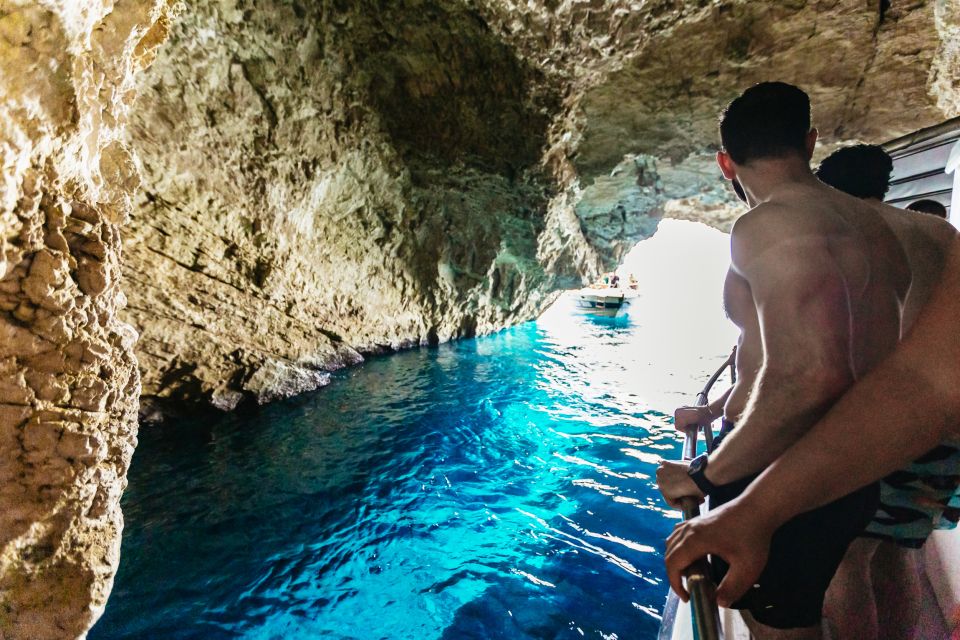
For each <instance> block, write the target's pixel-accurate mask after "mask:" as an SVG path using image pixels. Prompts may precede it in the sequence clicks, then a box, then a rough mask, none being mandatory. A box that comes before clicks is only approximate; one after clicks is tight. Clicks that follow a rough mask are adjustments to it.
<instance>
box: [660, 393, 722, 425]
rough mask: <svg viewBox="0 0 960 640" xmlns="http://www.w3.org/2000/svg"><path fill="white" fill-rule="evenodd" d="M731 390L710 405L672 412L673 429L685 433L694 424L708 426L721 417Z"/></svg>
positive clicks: (680, 408)
mask: <svg viewBox="0 0 960 640" xmlns="http://www.w3.org/2000/svg"><path fill="white" fill-rule="evenodd" d="M733 390H734V387H730V388H729V389H727V390H726V391H724V392H723V393H722V394H720V396H718V397H717V398H716V399H715V400H714V401H713V402H711V403H710V404H706V405H699V406H685V407H678V408H677V409H676V411H674V412H673V426H674V428H676V429H677V431H686V430H687V429H688V428H689V427H692V426H693V425H695V424H709V423H711V422H713V421H714V420H716V419H717V418H719V417H721V416H723V407H724V405H725V404H726V403H727V398H729V397H730V394H731V393H732V392H733Z"/></svg>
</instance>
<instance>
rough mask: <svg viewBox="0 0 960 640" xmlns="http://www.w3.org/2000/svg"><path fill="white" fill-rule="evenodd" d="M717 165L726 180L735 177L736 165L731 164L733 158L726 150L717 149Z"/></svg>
mask: <svg viewBox="0 0 960 640" xmlns="http://www.w3.org/2000/svg"><path fill="white" fill-rule="evenodd" d="M717 166H719V167H720V173H722V174H723V177H724V178H726V179H727V180H733V179H734V178H736V177H737V167H736V165H734V164H733V158H731V157H730V154H729V153H727V152H726V151H717Z"/></svg>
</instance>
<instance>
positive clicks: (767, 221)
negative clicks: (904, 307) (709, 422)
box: [724, 185, 949, 424]
mask: <svg viewBox="0 0 960 640" xmlns="http://www.w3.org/2000/svg"><path fill="white" fill-rule="evenodd" d="M880 206H883V205H880ZM902 226H903V227H907V225H906V224H902ZM947 226H949V225H947ZM910 229H911V230H913V229H914V227H912V226H911V227H910ZM744 233H746V234H749V235H750V239H749V240H748V241H747V242H738V240H739V237H738V236H740V235H743V234H744ZM913 235H916V232H913ZM731 242H732V244H733V246H734V255H733V265H732V267H731V269H730V271H729V272H728V274H727V279H726V282H725V285H724V304H725V307H726V309H727V313H728V315H729V316H730V319H731V321H733V322H734V323H735V324H736V325H737V326H738V327H740V329H741V336H740V340H739V343H738V351H737V370H738V373H739V376H740V377H739V379H738V383H737V385H736V386H735V388H734V390H733V392H732V393H731V394H730V397H729V399H728V400H727V404H726V407H725V416H726V418H727V419H728V420H731V421H734V422H736V421H737V420H738V419H739V418H740V417H741V416H742V414H743V412H744V410H745V409H746V406H747V402H748V401H749V398H750V392H751V389H753V386H754V383H755V381H756V376H757V374H758V372H759V370H760V368H761V366H762V365H763V361H764V355H763V339H762V332H761V327H760V322H759V318H758V315H757V308H756V303H757V302H759V303H764V302H769V301H764V300H758V301H755V294H754V292H753V290H752V289H751V287H750V284H749V283H748V282H747V280H746V279H745V278H744V277H743V275H741V273H740V272H739V271H738V265H743V264H744V263H747V264H748V267H747V268H749V269H751V270H752V271H754V272H758V271H764V270H768V271H769V272H770V275H771V276H773V275H775V274H777V273H780V272H784V271H786V272H787V273H786V274H785V275H786V277H788V278H789V277H791V276H790V273H789V271H790V270H791V269H792V268H793V267H792V266H791V265H792V259H793V260H796V263H798V264H803V263H809V261H810V260H814V259H824V260H826V262H827V264H819V265H815V266H817V267H818V268H824V267H829V268H831V269H836V270H837V272H838V274H839V275H840V278H841V280H842V283H843V285H844V294H845V295H844V296H843V297H845V298H846V303H847V304H842V303H843V299H842V298H841V297H837V296H836V294H837V293H839V292H834V293H833V295H834V296H835V300H834V302H835V304H834V309H833V312H834V313H835V314H836V315H835V316H834V317H823V318H821V320H822V321H825V322H826V323H827V326H834V327H836V326H839V325H841V324H844V323H846V322H847V321H848V320H847V319H849V323H850V324H849V327H850V335H849V338H850V343H849V344H850V350H849V358H850V359H849V363H850V367H849V372H850V382H851V383H852V381H853V380H855V379H856V378H858V377H859V376H860V375H862V374H863V373H864V372H865V371H867V370H869V369H870V368H871V367H872V366H873V365H874V364H876V363H877V362H878V361H879V360H880V359H881V358H882V357H883V356H884V355H886V354H887V353H889V352H890V351H891V350H892V349H893V347H894V346H895V345H896V343H897V341H898V339H899V332H900V328H899V306H900V304H901V302H902V301H903V300H904V299H905V298H906V297H907V290H908V288H909V287H910V269H909V263H908V256H907V255H906V253H905V252H904V250H903V249H901V247H900V243H899V242H898V239H897V237H896V235H895V234H894V233H893V232H892V230H891V229H890V228H888V226H887V225H885V224H884V222H883V221H882V220H880V219H879V218H878V216H877V214H876V211H875V210H874V208H872V207H871V206H869V205H867V204H865V203H863V202H861V201H859V200H857V199H855V198H852V197H849V196H846V195H844V194H840V193H839V192H836V191H834V190H832V189H827V188H820V187H818V186H817V185H809V186H797V185H792V186H790V187H789V188H787V189H784V190H782V192H780V193H778V194H777V197H776V198H774V199H771V200H769V201H768V202H766V203H764V204H762V205H760V206H758V207H756V208H755V209H753V210H751V211H750V212H749V213H747V214H745V215H744V216H743V217H742V218H741V219H740V221H738V223H737V225H736V226H735V227H734V230H733V237H732V241H731ZM929 244H930V243H929V242H925V243H921V239H913V238H912V236H911V243H910V245H911V247H916V253H917V255H918V259H919V257H920V255H921V251H923V252H925V253H928V252H929V251H930V250H931V249H930V247H929V246H928V245H929ZM738 245H740V246H741V248H743V249H746V248H747V247H748V246H749V251H743V250H741V251H740V252H737V251H736V248H737V246H738ZM738 253H739V255H738ZM942 260H943V259H942V257H941V261H940V262H941V264H942ZM924 281H926V280H924ZM816 284H817V283H816V282H812V283H810V286H811V287H812V288H813V289H812V290H811V291H810V293H811V294H813V295H816V294H818V293H819V294H821V295H823V294H825V293H826V292H824V291H821V292H817V291H816V290H815V288H816ZM771 292H772V293H773V294H774V295H776V293H777V291H776V287H771ZM926 295H929V291H927V293H926ZM847 305H849V306H847ZM804 320H813V319H812V318H810V319H804ZM805 324H806V326H807V328H808V330H809V331H818V330H822V329H823V328H824V327H823V326H821V327H819V329H818V327H817V326H816V325H814V324H811V323H810V322H805ZM798 351H800V352H799V353H798V356H799V357H801V358H803V357H804V354H803V353H802V351H801V350H798ZM808 364H809V365H812V364H813V363H812V362H808ZM813 419H814V420H815V418H813ZM811 424H812V422H811Z"/></svg>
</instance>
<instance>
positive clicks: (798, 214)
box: [730, 202, 820, 243]
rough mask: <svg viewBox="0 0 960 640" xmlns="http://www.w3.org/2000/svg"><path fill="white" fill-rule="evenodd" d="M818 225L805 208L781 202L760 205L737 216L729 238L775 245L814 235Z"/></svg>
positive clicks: (818, 222)
mask: <svg viewBox="0 0 960 640" xmlns="http://www.w3.org/2000/svg"><path fill="white" fill-rule="evenodd" d="M819 227H820V221H819V219H817V217H815V216H811V215H809V210H808V209H807V208H806V207H798V206H796V205H793V204H790V203H785V202H764V203H762V204H759V205H757V206H756V207H754V208H753V209H750V211H748V212H746V213H745V214H743V215H742V216H740V217H739V218H738V219H737V221H736V222H734V224H733V229H732V230H731V232H730V233H731V236H732V238H733V240H734V242H737V241H744V242H749V241H761V242H765V243H766V242H771V241H773V242H775V241H778V240H781V239H786V238H791V237H793V238H795V237H797V236H798V235H806V234H809V233H812V232H813V233H815V232H816V231H817V230H818V228H819Z"/></svg>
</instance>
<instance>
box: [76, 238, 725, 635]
mask: <svg viewBox="0 0 960 640" xmlns="http://www.w3.org/2000/svg"><path fill="white" fill-rule="evenodd" d="M718 235H719V234H718ZM658 237H659V236H658ZM714 269H716V266H715V265H712V263H709V261H707V262H703V263H701V264H700V265H699V266H697V267H695V268H692V270H691V271H690V272H689V274H688V275H689V278H690V280H689V281H683V280H682V279H681V282H680V285H679V286H678V287H662V288H657V287H654V286H653V285H651V286H650V287H649V288H647V289H645V296H644V298H641V300H639V301H638V303H637V304H635V305H634V310H633V312H632V315H631V317H629V318H628V319H617V320H613V321H611V320H599V321H598V320H593V319H589V318H584V317H579V316H575V315H572V314H571V313H570V309H569V307H568V306H566V304H565V303H563V304H560V305H558V306H557V307H556V308H554V309H553V310H552V311H551V312H549V313H548V314H547V315H546V316H545V317H543V318H541V320H540V321H538V322H536V323H528V324H525V325H523V326H520V327H517V328H514V329H511V330H508V331H504V332H502V333H499V334H496V335H494V336H490V337H485V338H480V339H476V340H468V341H462V342H458V343H454V344H447V345H442V346H440V347H438V348H434V349H422V350H415V351H408V352H404V353H399V354H396V355H391V356H387V357H380V358H374V359H372V360H370V361H368V362H366V363H364V364H363V365H362V366H360V367H357V368H354V369H350V370H347V371H342V372H339V373H338V374H336V375H335V376H334V381H333V383H332V384H331V385H330V386H329V387H328V388H326V389H323V390H320V391H318V392H316V393H313V394H308V395H306V396H302V397H299V398H296V399H292V400H289V401H285V402H280V403H276V404H273V405H269V406H267V407H263V408H261V409H251V410H248V411H246V412H238V413H235V414H232V415H227V416H224V417H223V418H221V419H219V420H216V421H209V420H208V421H193V422H190V421H182V422H179V423H176V424H169V425H165V426H163V427H160V428H157V427H145V428H143V429H142V430H141V441H140V445H139V447H138V449H137V452H136V455H135V457H134V462H133V465H132V468H131V470H130V486H129V489H128V490H127V492H126V494H125V496H124V499H123V506H124V514H125V518H126V528H125V530H124V536H123V550H122V559H121V567H120V571H119V574H118V576H117V580H116V584H115V587H114V590H113V594H112V596H111V599H110V602H109V604H108V606H107V610H106V613H105V614H104V617H103V618H102V619H101V621H100V622H99V623H98V624H97V626H96V627H95V628H94V630H93V631H92V632H91V635H90V637H91V638H93V639H94V640H106V639H120V638H138V639H139V638H176V639H187V638H191V639H192V638H197V639H201V638H202V639H211V640H215V639H220V638H249V639H263V640H266V639H273V638H277V639H279V638H283V639H300V638H337V639H346V638H357V639H360V638H363V639H367V638H384V639H390V640H405V639H415V638H416V639H420V638H423V639H451V640H453V639H467V638H477V639H481V638H484V639H486V638H516V639H526V638H531V639H532V638H581V637H587V638H606V639H614V638H617V639H620V640H625V639H628V638H653V637H655V635H656V631H657V628H658V624H659V612H660V610H661V608H662V606H663V603H664V598H665V592H666V588H665V584H664V572H663V564H662V552H663V540H664V537H665V536H666V535H667V534H668V533H669V531H670V530H671V528H672V526H673V525H674V524H675V523H676V522H677V518H678V516H677V514H676V513H675V512H672V511H670V510H669V509H667V508H666V507H665V505H664V504H663V503H662V502H661V500H660V499H659V494H657V492H656V489H655V487H654V470H655V468H656V464H657V462H658V461H659V460H660V459H661V457H676V456H677V455H678V450H679V442H678V440H677V438H676V437H675V436H674V434H673V432H672V427H671V426H670V424H669V420H668V417H667V416H668V414H670V412H672V409H673V407H674V406H676V404H678V403H681V402H685V401H687V400H688V399H689V398H690V397H691V396H692V395H693V393H695V391H696V390H697V389H698V388H699V386H700V385H701V384H702V381H703V380H704V379H705V378H706V377H707V376H708V375H709V373H710V371H711V370H712V369H713V368H714V366H715V365H716V364H717V362H718V360H722V359H723V358H724V357H725V354H726V352H727V350H728V347H729V345H730V338H731V335H730V334H729V333H725V332H724V330H717V331H713V332H703V331H699V332H697V333H696V334H694V332H693V330H694V329H696V328H697V326H698V324H699V325H703V324H704V323H706V324H710V325H711V326H715V325H717V322H718V321H717V319H716V317H714V316H710V317H709V319H706V320H704V319H703V318H702V316H703V314H699V315H698V314H697V313H696V309H697V308H698V307H699V305H698V304H696V303H695V302H688V303H684V302H682V301H681V299H686V298H687V297H688V296H687V295H685V294H687V293H689V290H690V288H691V287H693V284H692V283H694V282H695V281H699V279H700V278H701V275H702V273H701V272H703V271H704V270H709V271H710V273H712V272H713V270H714ZM650 275H651V276H652V275H655V274H650ZM641 282H643V280H641ZM684 282H686V284H684ZM710 283H711V284H710V285H709V287H708V288H709V290H710V291H713V290H714V289H715V288H716V286H715V285H716V283H714V282H713V280H710ZM684 304H689V305H690V306H689V308H687V307H684ZM701 328H702V327H701ZM693 335H698V336H699V337H698V338H696V337H691V336H693Z"/></svg>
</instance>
